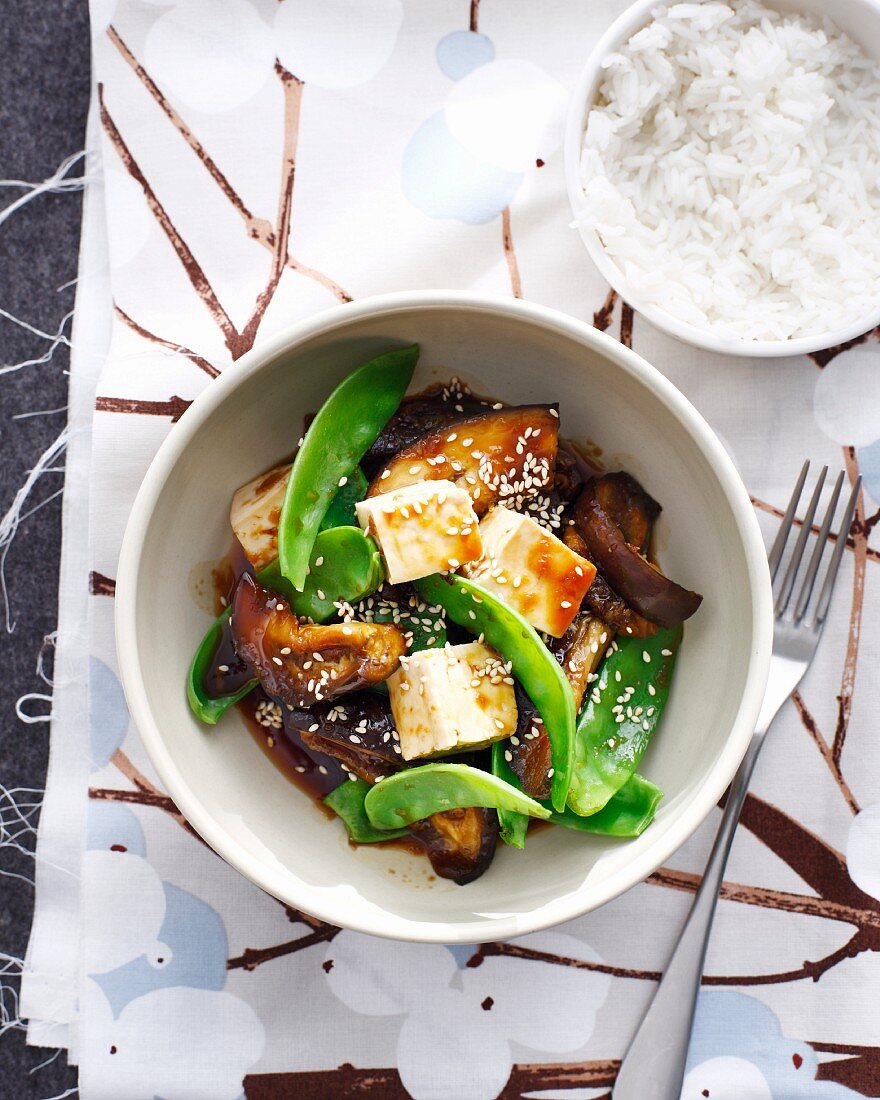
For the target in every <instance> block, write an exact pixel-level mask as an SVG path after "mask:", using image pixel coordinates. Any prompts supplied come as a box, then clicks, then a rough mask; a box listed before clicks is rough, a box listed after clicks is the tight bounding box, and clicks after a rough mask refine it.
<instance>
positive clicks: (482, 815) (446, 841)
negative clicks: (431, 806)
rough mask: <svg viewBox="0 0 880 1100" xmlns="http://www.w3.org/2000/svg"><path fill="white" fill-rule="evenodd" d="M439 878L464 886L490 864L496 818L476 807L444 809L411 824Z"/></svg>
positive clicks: (495, 839) (490, 811)
mask: <svg viewBox="0 0 880 1100" xmlns="http://www.w3.org/2000/svg"><path fill="white" fill-rule="evenodd" d="M409 828H410V832H411V833H412V835H413V837H414V838H415V839H416V840H418V841H419V843H420V844H421V845H422V846H423V847H424V849H425V853H426V855H427V856H428V859H429V860H430V861H431V866H432V867H433V868H434V870H435V871H436V872H437V874H438V875H439V876H440V878H448V879H451V880H452V881H453V882H456V883H458V885H459V886H466V885H467V883H469V882H473V881H474V879H478V878H479V877H480V875H482V874H483V872H484V871H486V870H487V869H488V867H489V864H490V863H491V862H492V858H493V856H494V855H495V847H496V845H497V843H498V815H497V813H496V812H495V810H485V809H482V808H481V807H478V806H470V807H468V808H467V809H456V810H446V811H445V812H444V813H442V814H433V815H432V816H431V817H426V818H425V819H424V821H414V822H413V823H412V824H411V825H410V827H409Z"/></svg>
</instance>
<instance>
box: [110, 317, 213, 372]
mask: <svg viewBox="0 0 880 1100" xmlns="http://www.w3.org/2000/svg"><path fill="white" fill-rule="evenodd" d="M113 312H114V314H115V315H116V316H117V317H118V318H119V320H120V321H122V323H123V324H124V325H128V327H129V328H130V329H131V330H132V332H136V333H137V334H138V336H142V337H143V338H144V340H149V341H150V343H152V344H158V345H159V347H162V348H166V349H167V350H168V351H173V352H176V353H177V354H178V355H182V356H184V358H186V359H191V360H192V362H193V363H195V365H196V366H197V367H198V368H199V370H203V371H204V372H205V374H207V376H208V377H209V378H216V377H217V376H218V375H219V374H220V371H219V370H217V368H216V367H215V366H214V365H213V363H209V362H208V360H207V359H205V357H204V356H202V355H197V354H196V353H195V352H194V351H190V349H189V348H186V347H184V346H183V345H182V344H175V343H174V342H173V341H172V340H165V339H164V338H163V337H161V336H157V335H156V334H155V333H154V332H150V331H149V329H146V328H144V326H143V325H140V324H138V322H137V321H135V320H134V318H133V317H130V316H129V315H128V314H127V313H126V312H125V310H124V309H121V308H120V307H119V306H118V305H115V304H114V306H113Z"/></svg>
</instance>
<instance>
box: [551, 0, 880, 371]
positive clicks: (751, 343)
mask: <svg viewBox="0 0 880 1100" xmlns="http://www.w3.org/2000/svg"><path fill="white" fill-rule="evenodd" d="M696 2H697V3H701V2H703V0H696ZM765 2H769V3H770V6H772V7H774V8H777V9H778V10H779V11H786V12H805V13H807V14H809V15H814V16H818V17H819V18H821V17H823V16H828V18H830V19H832V20H833V21H834V22H835V23H836V24H837V26H838V27H839V28H840V29H841V30H842V31H845V32H846V33H847V34H848V35H849V36H850V38H852V39H853V40H854V41H856V42H858V43H859V44H860V45H861V47H862V49H863V50H864V51H865V52H866V53H867V54H868V55H869V56H871V57H875V58H880V2H878V0H835V3H834V4H832V5H829V4H828V0H796V2H792V0H765ZM661 3H662V0H636V2H635V3H634V4H632V5H631V6H630V7H628V8H627V9H626V10H625V11H624V12H623V13H622V14H621V15H620V16H619V17H618V18H617V19H615V20H614V22H613V23H612V24H611V26H610V27H609V28H608V30H607V31H606V32H605V33H604V34H603V35H602V37H601V38H600V39H599V41H598V42H597V43H596V45H595V47H594V49H593V51H592V52H591V53H590V55H589V57H588V58H587V62H586V64H585V65H584V68H583V71H582V72H581V75H580V78H579V79H578V82H577V85H576V87H575V90H574V92H573V93H572V97H571V100H570V103H569V109H568V117H567V120H566V124H565V180H566V187H567V189H568V198H569V202H570V203H571V208H572V211H573V213H574V216H575V220H576V221H578V222H580V220H581V218H582V217H583V213H584V207H585V201H586V200H585V197H584V191H583V187H582V185H581V178H580V159H581V149H582V146H583V136H584V129H585V127H586V122H587V116H588V114H589V112H590V109H591V108H592V106H593V103H594V102H595V100H596V94H597V92H598V90H599V84H600V82H601V78H602V75H603V73H602V62H603V61H604V60H605V58H606V57H608V56H609V54H612V53H614V52H615V51H617V50H618V49H620V47H621V46H622V45H624V43H626V42H627V41H629V39H630V38H631V37H632V36H633V35H634V34H635V33H636V31H639V30H641V29H642V27H644V26H646V25H647V24H648V23H650V21H651V13H652V12H653V11H654V9H655V8H657V7H659V6H660V4H661ZM578 231H579V233H580V235H581V239H582V240H583V242H584V245H585V246H586V249H587V252H589V254H590V258H591V259H592V261H593V263H594V264H595V265H596V267H597V268H598V269H599V271H600V273H601V274H602V276H603V278H604V279H605V280H606V282H608V283H609V284H610V285H611V286H612V287H613V288H614V289H615V290H616V291H617V293H618V294H619V295H620V296H621V297H622V298H623V299H624V300H625V301H627V302H628V303H629V304H630V305H631V306H632V307H633V309H634V310H636V311H637V312H638V313H640V314H641V315H642V316H643V317H646V318H647V319H648V320H649V321H650V322H651V323H652V324H653V325H656V327H657V328H659V329H661V330H662V331H663V332H666V333H668V334H669V335H670V336H675V337H676V338H677V339H679V340H683V341H684V342H685V343H686V344H693V345H694V347H698V348H703V349H704V350H706V351H713V352H718V353H720V354H722V355H743V356H749V357H752V358H780V357H782V356H785V355H808V354H809V353H810V352H814V351H819V350H821V349H823V348H832V347H837V346H838V345H839V344H843V343H845V342H846V341H847V340H852V339H854V338H855V337H856V336H861V335H862V333H865V332H868V331H869V330H870V329H872V328H875V327H876V326H877V325H878V324H880V307H878V308H877V309H876V310H875V311H874V312H873V313H871V314H870V315H869V316H867V317H864V318H862V319H861V320H859V321H857V322H855V323H854V324H851V325H848V326H846V327H845V328H839V329H834V330H832V331H830V332H826V333H820V334H819V335H817V336H802V337H798V338H797V339H794V340H745V339H737V338H736V337H728V336H721V335H719V334H718V333H715V332H713V331H712V330H710V329H704V328H699V327H697V326H696V325H691V324H688V323H687V322H686V321H681V320H679V318H677V317H673V316H672V315H671V314H669V313H667V312H666V310H664V309H661V308H660V306H657V305H655V304H654V303H653V302H646V301H644V299H643V298H642V297H641V295H640V294H638V293H637V292H636V291H635V290H633V288H632V287H631V286H630V284H629V282H628V280H627V279H626V277H625V276H624V274H623V273H622V272H621V270H620V268H619V267H618V266H617V264H616V263H615V262H614V260H613V259H612V258H611V257H610V256H609V255H608V253H607V252H606V251H605V247H604V245H603V244H602V241H601V240H600V238H599V235H598V234H597V233H596V231H595V230H593V229H587V228H584V227H583V226H581V225H578Z"/></svg>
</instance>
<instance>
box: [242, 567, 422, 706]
mask: <svg viewBox="0 0 880 1100" xmlns="http://www.w3.org/2000/svg"><path fill="white" fill-rule="evenodd" d="M232 637H233V640H234V643H235V652H236V653H237V654H238V656H239V657H240V658H241V659H242V660H243V661H246V662H247V663H248V664H249V665H250V667H251V668H252V669H253V670H254V672H255V673H256V675H257V676H258V677H259V679H260V682H261V683H262V685H263V687H264V689H265V690H266V691H267V692H268V693H269V695H274V696H276V697H277V698H279V699H280V700H281V701H282V702H283V703H286V704H287V705H288V706H293V707H304V706H305V707H307V706H310V705H311V704H312V703H317V702H320V701H321V700H326V699H332V698H334V697H335V696H337V695H342V694H345V693H347V692H350V691H357V690H358V688H362V687H366V686H368V685H370V684H377V683H379V682H380V681H382V680H387V679H388V677H389V676H390V675H391V674H392V672H394V670H395V669H396V668H397V663H398V660H399V658H400V657H401V655H402V654H404V653H406V642H405V640H404V637H403V633H402V632H401V631H400V630H399V629H398V628H397V627H396V626H393V625H392V624H390V623H381V624H380V623H360V622H352V623H334V624H331V625H328V626H318V625H315V624H313V623H304V624H300V622H299V621H298V619H297V617H296V615H294V613H293V612H292V611H291V610H290V607H289V606H288V604H286V603H285V602H284V600H283V599H282V597H280V596H279V595H278V594H277V593H276V592H273V591H271V589H268V588H263V587H262V585H259V584H257V582H256V581H255V580H254V579H253V577H251V576H250V575H249V574H247V573H246V574H245V575H244V576H243V577H242V578H241V580H240V581H239V582H238V586H237V588H236V589H235V595H234V596H233V600H232Z"/></svg>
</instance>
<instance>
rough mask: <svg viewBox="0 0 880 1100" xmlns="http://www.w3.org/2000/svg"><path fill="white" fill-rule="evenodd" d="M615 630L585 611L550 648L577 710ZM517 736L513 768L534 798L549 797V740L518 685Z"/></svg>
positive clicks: (512, 747) (511, 743) (513, 744)
mask: <svg viewBox="0 0 880 1100" xmlns="http://www.w3.org/2000/svg"><path fill="white" fill-rule="evenodd" d="M613 635H614V631H613V629H612V628H611V627H609V626H608V624H607V623H604V622H603V621H602V620H601V619H598V618H596V616H595V615H592V614H590V613H589V612H585V611H582V612H580V613H579V614H578V616H577V618H576V619H575V620H574V622H573V623H572V624H571V626H570V627H569V628H568V630H566V632H565V633H564V634H563V635H562V637H561V638H552V639H550V642H549V644H548V648H549V650H550V652H551V653H552V654H553V656H554V657H555V658H556V660H557V661H558V662H559V664H560V665H561V666H562V671H563V672H564V673H565V675H566V678H567V679H568V682H569V683H570V684H571V689H572V692H573V694H574V705H575V710H580V707H581V703H582V702H583V698H584V694H585V692H586V690H587V684H588V682H589V677H590V676H591V675H592V673H594V672H595V671H596V669H597V668H598V667H599V664H600V663H601V661H602V658H603V657H604V656H605V650H606V648H607V647H608V645H609V644H610V642H611V639H612V637H613ZM515 691H516V707H517V716H518V717H517V726H516V733H515V734H514V736H513V737H512V738H511V739H510V741H509V742H508V752H509V753H510V756H511V759H510V761H509V763H510V767H511V769H512V770H513V772H514V774H515V775H516V776H517V778H518V779H519V781H520V783H521V784H522V788H523V790H524V791H525V793H526V794H528V795H531V797H532V798H537V799H546V798H549V796H550V774H549V773H550V768H551V767H552V766H553V762H552V759H551V752H550V738H549V737H548V736H547V730H546V729H545V727H544V723H543V721H542V720H541V716H540V714H539V713H538V711H537V709H536V707H535V705H534V703H533V702H532V701H531V699H529V697H528V696H527V695H526V693H525V692H524V691H523V690H522V688H521V687H520V686H519V684H517V685H516V686H515Z"/></svg>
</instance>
